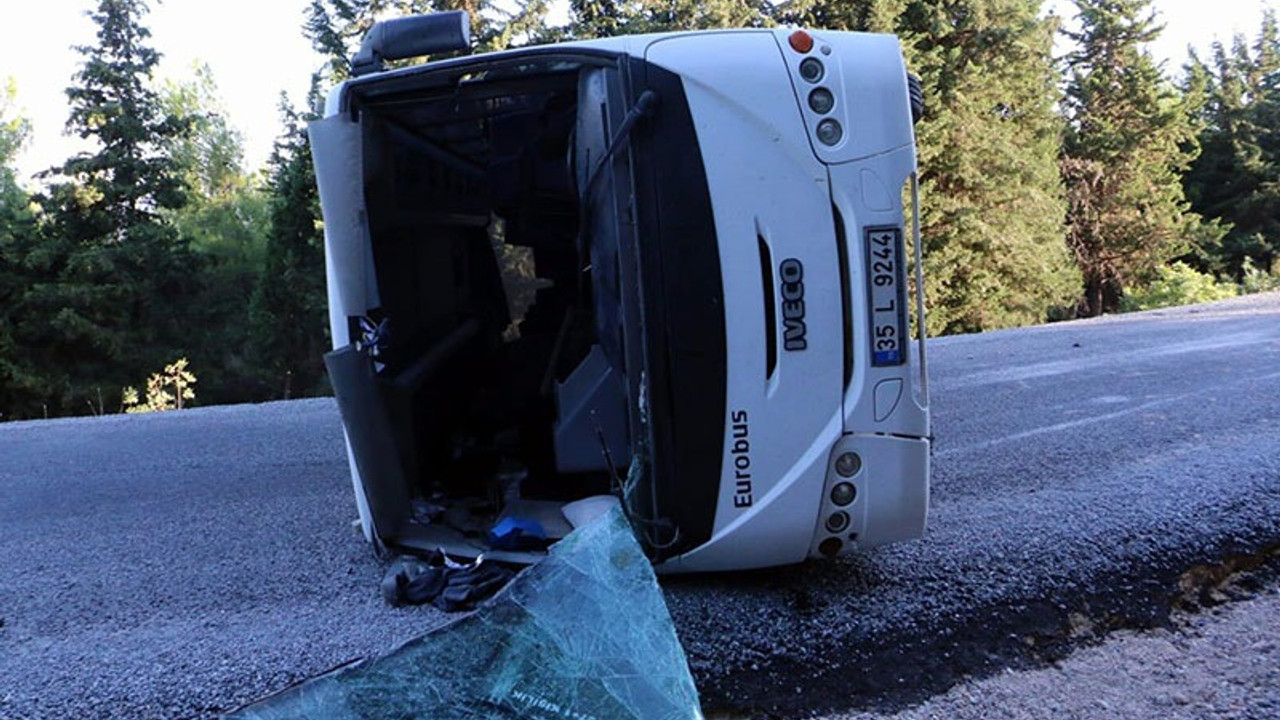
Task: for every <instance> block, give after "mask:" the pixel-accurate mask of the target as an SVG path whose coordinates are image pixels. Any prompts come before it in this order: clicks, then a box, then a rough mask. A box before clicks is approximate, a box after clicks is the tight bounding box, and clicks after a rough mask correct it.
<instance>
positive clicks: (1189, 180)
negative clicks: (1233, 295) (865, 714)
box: [1183, 10, 1280, 280]
mask: <svg viewBox="0 0 1280 720" xmlns="http://www.w3.org/2000/svg"><path fill="white" fill-rule="evenodd" d="M1189 73H1190V77H1191V79H1192V80H1191V82H1189V83H1188V85H1189V88H1191V87H1196V86H1198V85H1199V86H1203V93H1204V95H1205V99H1206V101H1205V104H1204V110H1203V113H1202V116H1201V120H1202V123H1203V129H1202V130H1201V132H1200V136H1199V142H1200V147H1201V153H1200V156H1199V157H1197V158H1196V160H1195V162H1194V163H1192V165H1191V168H1190V170H1189V172H1187V174H1186V175H1185V176H1184V178H1183V183H1184V187H1185V189H1186V193H1187V198H1188V199H1189V200H1190V202H1191V207H1192V208H1193V209H1194V210H1195V211H1196V212H1198V213H1200V214H1202V215H1204V216H1206V217H1212V218H1215V219H1218V220H1220V221H1221V222H1222V223H1224V224H1225V225H1226V226H1227V227H1226V229H1225V232H1224V233H1223V236H1222V238H1221V242H1218V243H1210V244H1206V245H1205V246H1204V247H1201V248H1198V252H1196V253H1194V256H1193V257H1194V259H1195V261H1196V263H1197V265H1198V266H1199V267H1200V269H1202V270H1205V271H1208V272H1215V273H1220V274H1224V275H1228V276H1230V277H1233V278H1235V279H1236V280H1243V279H1244V276H1245V272H1246V266H1247V265H1252V266H1255V267H1260V268H1264V269H1265V268H1270V267H1273V266H1274V265H1275V261H1276V256H1277V254H1278V253H1280V28H1278V27H1277V21H1276V14H1275V12H1274V11H1273V10H1268V11H1266V12H1265V13H1264V14H1263V17H1262V22H1261V24H1260V27H1259V30H1258V34H1257V36H1256V38H1255V39H1254V41H1253V43H1252V44H1249V43H1248V41H1247V40H1246V39H1245V38H1244V37H1243V36H1237V37H1236V38H1235V40H1234V41H1233V42H1232V44H1231V46H1230V48H1227V47H1226V46H1224V45H1223V44H1221V43H1214V45H1213V47H1212V53H1211V58H1210V59H1209V60H1208V61H1202V60H1201V59H1200V58H1199V57H1197V56H1195V55H1193V56H1192V58H1191V64H1190V68H1189Z"/></svg>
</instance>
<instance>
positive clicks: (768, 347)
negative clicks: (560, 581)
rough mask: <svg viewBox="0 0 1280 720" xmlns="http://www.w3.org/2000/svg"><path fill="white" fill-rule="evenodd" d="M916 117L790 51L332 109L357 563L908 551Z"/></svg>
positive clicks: (853, 68)
mask: <svg viewBox="0 0 1280 720" xmlns="http://www.w3.org/2000/svg"><path fill="white" fill-rule="evenodd" d="M815 64H816V65H815ZM912 112H913V107H912V104H911V98H910V91H909V83H908V75H907V71H906V69H905V68H904V66H903V61H902V55H901V50H900V48H899V45H898V42H897V40H896V39H895V38H894V37H892V36H889V35H876V34H861V33H844V32H825V31H813V32H811V33H805V32H803V31H792V30H786V29H776V30H726V31H709V32H693V33H669V34H659V35H646V36H631V37H618V38H610V39H604V40H595V41H588V42H572V43H563V44H558V45H552V46H544V47H533V48H526V49H521V50H512V51H506V52H500V53H492V54H484V55H473V56H465V57H458V58H451V59H447V60H437V61H433V62H429V63H426V64H423V65H418V66H414V67H409V68H403V69H398V70H391V71H374V72H370V73H367V74H364V75H362V76H359V77H356V78H354V79H352V80H349V81H347V82H345V83H344V84H342V85H341V86H339V87H338V88H336V89H335V90H334V91H333V93H332V94H331V96H330V98H329V101H328V105H327V108H326V117H325V118H324V119H323V120H320V121H317V122H315V123H313V124H312V126H311V139H312V148H313V153H314V157H315V162H316V170H317V178H318V184H319V187H320V191H321V200H322V206H323V211H324V219H325V252H326V261H327V267H328V271H327V272H328V285H329V304H330V307H329V315H330V325H331V331H332V337H333V341H334V342H333V344H334V348H335V351H334V353H331V354H330V355H328V356H327V357H326V360H327V362H328V364H329V368H330V374H331V379H332V380H333V383H334V389H335V394H336V395H337V398H338V402H339V406H340V408H341V410H342V414H343V420H344V425H345V428H346V431H347V438H348V449H349V454H350V461H351V462H350V465H351V473H352V478H353V481H354V485H355V494H356V499H357V504H358V507H359V511H360V518H361V521H362V526H363V529H364V532H365V533H366V535H367V537H368V538H369V540H370V541H372V542H374V543H375V544H376V545H377V546H378V547H379V549H380V550H381V549H384V548H387V549H392V550H395V551H406V550H408V551H413V550H424V549H433V548H435V547H443V548H445V549H446V550H449V551H452V552H457V553H462V554H470V555H476V554H479V553H486V554H487V555H488V556H490V557H497V558H499V559H504V558H505V559H511V560H521V559H524V560H528V559H532V558H534V557H536V556H537V554H538V553H537V551H536V549H535V550H534V551H532V552H529V551H528V550H527V549H526V550H519V551H516V550H511V549H507V550H494V549H493V548H492V547H491V546H490V544H489V542H488V540H489V538H487V537H486V536H485V535H484V528H485V523H486V522H487V523H489V524H492V523H493V522H496V521H497V519H498V518H500V517H501V516H502V515H503V514H504V513H507V514H512V513H508V512H507V510H506V508H507V506H508V505H512V503H513V501H517V500H519V501H532V502H533V503H534V504H533V505H529V504H528V503H527V502H526V504H524V505H519V503H518V502H517V503H515V506H516V507H517V509H516V511H514V514H516V515H520V514H522V513H523V514H524V515H530V514H532V515H537V514H538V513H540V512H544V511H545V510H546V508H547V507H548V506H547V503H551V505H550V507H552V508H555V507H559V504H560V503H567V502H571V501H573V500H575V499H579V498H583V497H588V496H593V495H600V494H614V495H617V496H619V497H620V498H621V499H622V500H623V504H624V507H625V508H626V509H627V511H628V515H629V517H630V518H631V519H632V524H633V526H634V527H635V528H636V532H637V536H638V537H639V539H640V540H641V542H642V544H643V545H644V546H645V549H646V551H647V552H648V553H649V555H650V557H651V558H652V559H653V561H654V562H655V563H656V564H657V565H658V567H659V569H660V570H662V571H666V572H684V571H705V570H728V569H742V568H752V567H764V566H772V565H782V564H788V563H796V562H800V561H802V560H804V559H806V558H809V557H823V556H833V555H838V554H841V553H847V552H850V551H855V550H858V549H862V548H868V547H872V546H876V545H881V544H884V543H889V542H896V541H900V540H905V539H910V538H915V537H918V536H919V535H920V534H921V533H922V532H923V530H924V527H925V518H926V509H927V503H928V488H929V480H928V478H929V445H930V442H929V413H928V399H927V384H926V380H925V372H924V356H923V351H924V344H923V339H922V337H917V338H915V339H914V340H913V338H912V337H910V336H909V335H910V333H911V328H912V327H913V325H915V326H917V327H918V326H920V325H922V324H923V323H922V322H921V321H922V318H921V317H920V315H921V314H922V313H923V303H922V302H920V299H919V297H918V295H917V294H916V293H915V292H914V287H918V282H919V276H918V274H917V275H916V278H915V281H914V282H911V281H910V279H909V277H908V273H907V267H908V265H909V264H910V262H909V256H910V253H911V251H912V250H916V251H917V253H918V248H919V241H918V238H917V237H916V236H915V232H914V230H913V227H912V224H913V223H911V222H908V223H906V224H905V225H904V207H903V205H904V203H903V197H904V194H906V195H907V196H908V197H909V198H913V197H914V172H915V163H916V156H915V146H914V139H913V134H912ZM904 189H907V190H909V192H908V193H904ZM909 209H910V208H909ZM905 215H906V216H907V217H908V219H909V220H911V219H914V212H910V213H905ZM913 239H914V242H913ZM513 248H522V249H520V250H514V249H513ZM916 260H917V262H916V263H915V265H916V268H917V270H918V267H919V263H918V254H917V255H916ZM913 300H914V302H913ZM458 505H462V506H464V507H466V508H468V509H467V510H466V512H465V513H462V515H460V514H459V513H460V512H461V511H459V510H458V509H457V506H458ZM415 508H416V509H417V511H416V512H415ZM467 513H470V515H467ZM464 515H465V516H466V517H463V516H464ZM540 517H541V518H542V522H543V524H544V525H548V522H547V520H546V516H545V513H544V514H543V515H541V516H540ZM459 518H461V519H459ZM549 524H550V525H554V524H555V522H554V521H552V522H550V523H549ZM547 529H548V530H550V528H549V527H548V528H547ZM548 534H551V535H554V534H555V533H550V532H549V533H548Z"/></svg>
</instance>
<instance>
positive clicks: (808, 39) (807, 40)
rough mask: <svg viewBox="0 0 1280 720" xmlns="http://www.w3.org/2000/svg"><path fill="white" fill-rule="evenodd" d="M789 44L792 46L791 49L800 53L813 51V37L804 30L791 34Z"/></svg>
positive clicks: (788, 39)
mask: <svg viewBox="0 0 1280 720" xmlns="http://www.w3.org/2000/svg"><path fill="white" fill-rule="evenodd" d="M787 42H788V43H790V44H791V49H792V50H795V51H796V52H798V53H807V52H809V51H810V50H812V49H813V36H812V35H810V34H809V33H807V32H805V31H803V30H797V31H795V32H793V33H791V37H789V38H787Z"/></svg>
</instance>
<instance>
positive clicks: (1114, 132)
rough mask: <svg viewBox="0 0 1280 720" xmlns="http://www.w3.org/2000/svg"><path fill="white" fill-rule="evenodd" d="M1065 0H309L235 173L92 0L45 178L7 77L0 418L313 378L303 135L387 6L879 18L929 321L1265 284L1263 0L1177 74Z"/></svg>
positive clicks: (1278, 150)
mask: <svg viewBox="0 0 1280 720" xmlns="http://www.w3.org/2000/svg"><path fill="white" fill-rule="evenodd" d="M1074 1H1075V5H1076V11H1077V12H1078V21H1077V22H1075V23H1071V24H1070V27H1071V29H1070V31H1066V30H1064V29H1063V28H1062V27H1061V25H1062V23H1061V22H1060V20H1059V19H1058V18H1056V17H1053V16H1043V15H1042V14H1041V2H1040V0H862V1H861V2H847V1H837V0H793V1H792V2H789V3H785V4H774V3H769V2H761V1H759V0H711V1H710V2H695V1H693V0H664V1H663V2H656V1H655V0H572V2H571V3H570V7H569V15H570V22H569V23H568V24H566V25H555V24H553V23H551V22H550V21H549V19H548V14H549V12H550V7H549V3H548V2H547V1H546V0H522V1H521V2H509V3H501V4H498V3H493V2H491V1H490V0H467V1H462V0H436V1H434V2H430V1H428V0H313V1H312V3H311V5H310V6H309V8H308V10H307V12H306V16H305V18H304V23H303V28H302V30H303V32H304V33H305V34H306V36H307V37H308V38H309V39H310V40H311V41H312V43H313V45H314V46H315V48H316V49H317V50H318V51H320V52H321V53H323V54H324V55H325V57H327V58H328V61H327V62H326V64H325V65H324V67H323V68H321V69H320V70H319V71H318V72H317V73H316V74H315V75H314V76H313V77H312V78H311V84H310V92H309V94H308V97H307V100H306V102H305V104H304V105H303V107H302V108H301V109H299V108H296V107H294V106H292V105H291V104H290V103H289V102H288V101H287V99H286V98H284V97H282V99H281V105H280V111H281V116H282V126H283V128H282V132H281V134H280V135H279V137H278V139H277V141H276V144H275V148H274V151H273V153H272V155H271V158H270V160H269V162H268V164H267V167H266V169H265V170H264V171H263V172H261V173H253V174H251V173H248V172H246V171H245V169H244V167H243V157H242V155H243V142H242V138H241V137H240V135H239V134H238V133H237V132H236V131H235V130H234V129H233V128H232V126H231V125H230V124H229V122H228V119H227V117H226V113H225V112H224V111H223V109H222V108H221V106H220V104H219V100H218V97H217V89H216V85H215V83H214V81H213V78H212V76H211V73H210V72H209V71H208V69H207V68H205V67H196V68H194V69H193V71H192V73H191V74H190V77H189V79H188V80H186V81H184V82H181V83H173V82H170V83H164V84H159V83H156V82H155V81H154V79H153V72H154V69H155V66H156V64H157V62H158V60H159V56H158V55H157V54H156V52H155V51H154V50H152V49H151V47H150V45H149V37H150V36H149V32H148V31H147V29H146V26H145V17H146V13H147V6H146V3H145V2H144V0H98V4H97V7H96V9H95V10H94V11H92V12H91V13H90V15H91V17H92V19H93V20H94V22H95V23H96V25H97V28H98V34H97V41H96V43H94V44H92V45H87V46H84V47H80V48H77V50H78V51H79V53H80V54H81V56H82V62H81V65H80V69H79V71H78V72H77V73H76V75H75V76H74V77H73V78H72V79H71V83H72V84H71V86H70V87H69V88H68V90H67V96H68V101H69V110H70V119H69V121H68V124H67V128H68V130H69V131H70V132H72V133H74V134H75V135H78V136H80V137H82V138H85V139H87V140H89V141H90V143H91V147H92V148H93V149H92V150H91V151H88V152H83V153H79V154H77V155H75V156H73V157H71V158H68V159H67V160H66V161H65V162H64V163H63V164H62V165H60V166H58V167H56V168H52V169H50V170H49V171H47V172H46V173H44V174H43V176H42V183H41V189H39V190H37V191H30V190H28V189H27V188H25V187H24V186H23V185H22V184H21V183H20V182H19V181H18V178H17V176H16V173H15V171H14V169H13V167H14V159H15V156H16V155H17V153H18V152H19V151H20V150H21V148H22V146H23V143H24V141H25V139H26V137H27V135H28V134H29V132H30V126H29V124H28V123H27V122H26V121H25V120H24V119H23V118H21V117H20V115H19V114H18V113H17V111H16V109H15V107H16V105H15V96H14V92H15V91H14V88H13V86H12V84H11V83H10V85H9V86H8V87H7V88H0V419H4V420H7V419H17V418H30V417H42V416H48V417H53V416H59V415H70V414H86V413H97V414H101V413H110V412H118V411H120V410H122V409H124V404H125V400H126V398H125V397H124V396H122V391H123V389H124V388H126V387H134V386H139V385H141V384H143V383H144V382H146V378H147V376H148V375H149V374H151V373H154V372H156V371H157V370H159V369H160V368H162V367H166V366H167V365H170V364H171V363H174V362H175V360H177V359H179V358H186V359H188V361H189V368H190V370H191V371H194V373H195V374H196V375H198V378H199V380H198V382H199V384H198V386H197V388H198V393H199V399H198V402H199V403H201V404H210V403H228V402H246V401H258V400H268V399H278V398H286V397H298V396H305V395H312V394H321V393H324V392H326V385H325V380H324V376H323V363H322V361H321V355H322V353H323V352H324V350H325V349H326V348H327V346H328V338H327V329H326V326H327V322H326V312H325V294H324V267H323V246H322V245H323V243H322V233H321V221H320V213H319V207H318V200H317V196H316V190H315V178H314V175H313V171H312V166H311V156H310V151H309V148H308V146H307V142H306V133H305V123H306V121H307V120H308V119H309V118H311V117H314V108H316V107H318V105H319V103H320V99H321V96H322V92H323V91H324V90H325V89H327V88H328V87H331V86H332V85H333V84H334V83H336V82H338V81H341V80H342V79H344V78H345V77H346V74H347V62H348V58H350V56H351V54H352V53H353V52H354V50H355V48H356V46H357V45H358V44H359V41H360V39H361V38H362V37H363V34H364V32H365V31H367V30H368V28H369V27H370V26H371V25H372V23H373V19H374V18H378V17H386V16H388V15H396V14H404V13H414V12H430V11H434V10H447V9H465V10H468V11H469V12H470V13H471V18H472V23H473V27H472V37H473V39H474V41H475V44H476V46H477V49H479V50H495V49H502V48H505V47H509V46H514V45H521V44H530V43H542V42H554V41H557V40H571V39H583V38H589V37H598V36H608V35H618V34H627V33H636V32H652V31H660V30H671V29H700V28H714V27H769V26H773V25H777V24H795V25H800V26H805V27H813V28H829V29H835V30H867V31H875V32H892V33H895V34H896V35H898V36H899V38H900V39H901V41H902V43H903V48H904V53H905V55H906V60H907V63H908V66H909V67H910V68H911V69H912V71H913V72H915V73H916V74H918V75H919V76H920V77H921V79H922V81H923V86H924V89H925V99H926V113H925V116H924V118H923V119H922V120H921V122H920V124H919V125H917V136H918V142H919V164H920V170H921V174H920V179H921V192H922V198H923V207H922V217H921V221H922V227H923V237H924V243H925V258H926V259H925V268H924V269H925V277H926V293H927V297H928V299H929V305H930V315H929V321H928V329H929V332H930V333H931V334H933V335H939V334H947V333H957V332H978V331H982V330H988V329H994V328H1001V327H1009V326H1016V325H1024V324H1029V323H1036V322H1043V321H1045V320H1052V319H1061V318H1066V317H1076V316H1089V315H1097V314H1101V313H1105V312H1114V311H1118V310H1122V309H1127V308H1129V307H1144V306H1146V305H1147V304H1150V303H1152V302H1157V301H1159V302H1164V301H1177V300H1179V299H1201V298H1206V297H1217V296H1220V295H1222V294H1225V293H1229V292H1234V288H1236V287H1242V288H1245V289H1247V290H1249V291H1254V290H1262V289H1274V288H1275V287H1277V285H1280V282H1278V281H1277V279H1276V276H1275V274H1273V273H1272V271H1273V270H1275V269H1277V268H1276V265H1277V263H1276V254H1277V250H1278V249H1280V33H1278V32H1277V22H1276V17H1275V15H1274V13H1271V12H1266V13H1265V14H1264V15H1263V17H1261V18H1260V20H1259V27H1258V31H1257V34H1256V36H1254V37H1252V38H1237V39H1236V40H1235V42H1234V43H1232V44H1230V45H1229V46H1222V45H1215V46H1213V48H1212V51H1211V53H1210V55H1209V57H1207V58H1201V57H1198V56H1196V55H1194V54H1193V55H1191V56H1190V57H1189V58H1188V61H1187V64H1186V67H1185V69H1184V71H1183V72H1182V73H1181V75H1180V76H1179V77H1178V78H1177V79H1174V78H1172V77H1171V76H1170V75H1169V74H1168V72H1167V71H1166V70H1165V69H1164V68H1162V67H1161V66H1159V65H1158V64H1157V63H1156V61H1155V60H1153V58H1152V57H1151V56H1150V55H1149V54H1148V52H1147V49H1146V48H1147V46H1148V44H1149V43H1150V42H1151V40H1153V39H1154V38H1155V37H1157V35H1158V33H1159V32H1160V27H1159V24H1158V22H1157V20H1156V18H1155V17H1154V15H1153V12H1152V9H1151V6H1150V0H1074ZM1060 33H1065V34H1066V35H1067V36H1068V39H1069V41H1070V42H1069V43H1068V45H1069V47H1070V51H1069V52H1068V54H1067V55H1066V56H1065V57H1055V56H1054V40H1055V37H1057V36H1058V35H1059V34H1060ZM1205 293H1208V294H1205ZM1164 298H1171V299H1170V300H1166V299H1164ZM153 379H154V378H153Z"/></svg>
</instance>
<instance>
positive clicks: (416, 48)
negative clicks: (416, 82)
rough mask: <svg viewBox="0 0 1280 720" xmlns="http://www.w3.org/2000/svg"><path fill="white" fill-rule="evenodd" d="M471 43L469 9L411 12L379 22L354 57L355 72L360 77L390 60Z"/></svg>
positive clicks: (352, 64)
mask: <svg viewBox="0 0 1280 720" xmlns="http://www.w3.org/2000/svg"><path fill="white" fill-rule="evenodd" d="M470 47H471V16H470V15H468V14H467V12H466V11H465V10H454V11H451V12H440V13H431V14H430V15H409V16H407V17H402V18H395V19H392V20H383V21H381V22H378V23H375V24H374V26H373V27H372V28H370V29H369V33H368V34H367V35H365V36H364V42H363V43H361V44H360V50H359V52H357V53H356V54H355V57H353V58H351V75H352V76H353V77H359V76H361V75H367V74H369V73H372V72H379V71H381V70H382V69H383V67H384V65H383V63H384V62H385V61H387V60H403V59H405V58H411V57H418V56H421V55H430V54H432V53H442V52H453V51H455V50H467V49H469V48H470Z"/></svg>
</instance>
